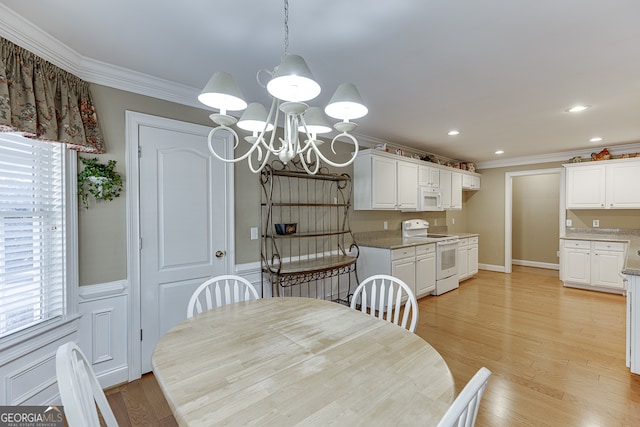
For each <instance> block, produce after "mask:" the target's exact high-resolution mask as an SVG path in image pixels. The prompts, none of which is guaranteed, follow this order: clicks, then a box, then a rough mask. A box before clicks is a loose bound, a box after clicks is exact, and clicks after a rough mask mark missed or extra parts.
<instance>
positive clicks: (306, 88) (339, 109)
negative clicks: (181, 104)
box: [198, 0, 368, 175]
mask: <svg viewBox="0 0 640 427" xmlns="http://www.w3.org/2000/svg"><path fill="white" fill-rule="evenodd" d="M284 12H285V13H284V29H285V46H284V54H283V59H282V63H281V64H280V65H278V66H277V67H276V68H275V69H273V70H260V71H258V73H257V76H256V78H257V80H258V84H260V86H262V87H266V89H267V92H268V93H269V95H270V96H271V98H272V102H271V109H270V110H269V113H268V114H267V111H266V109H265V108H264V106H263V105H262V104H259V103H256V102H254V103H251V104H249V105H248V106H247V103H246V102H245V101H244V97H243V95H242V92H241V91H240V89H239V88H238V86H237V85H236V82H235V80H234V79H233V76H231V74H229V73H225V72H216V73H215V74H214V75H213V76H212V77H211V79H210V80H209V82H208V83H207V85H206V86H205V87H204V89H203V90H202V92H201V93H200V95H198V100H199V101H200V102H202V103H203V104H205V105H207V106H209V107H212V108H216V109H218V110H220V113H218V114H211V115H210V116H209V117H210V118H211V120H212V121H213V122H214V123H215V124H216V125H217V126H216V127H214V128H213V129H212V130H211V132H209V138H208V142H209V150H210V151H211V153H212V154H213V155H214V156H215V157H216V158H218V159H220V160H222V161H224V162H239V161H242V160H244V159H247V160H248V163H249V168H250V169H251V171H252V172H254V173H258V172H260V171H261V170H262V168H264V166H265V165H266V164H267V162H268V160H269V156H270V155H271V154H273V155H275V156H277V157H278V158H279V159H280V160H281V161H282V162H283V163H285V164H286V163H287V162H289V161H291V160H293V159H294V158H295V157H296V156H297V157H298V158H299V162H300V163H301V165H302V167H303V168H304V169H305V170H306V172H307V173H309V174H312V175H313V174H315V173H316V172H318V170H319V168H320V160H322V161H323V162H325V163H326V164H328V165H331V166H334V167H344V166H347V165H349V164H351V163H353V161H354V160H355V158H356V155H357V153H358V141H357V140H356V138H355V137H354V136H353V135H352V134H351V132H353V130H354V129H355V128H356V127H357V125H356V124H355V123H353V122H352V121H351V120H353V119H358V118H360V117H363V116H365V115H366V114H367V112H368V110H367V107H366V106H365V105H364V104H363V103H362V98H361V97H360V93H359V92H358V89H357V88H356V86H355V85H354V84H353V83H343V84H341V85H340V86H338V89H337V90H336V92H335V93H334V95H333V97H332V98H331V101H329V104H328V105H327V106H326V107H325V109H324V113H326V114H327V115H328V116H330V117H332V118H334V119H338V120H342V121H341V122H338V123H336V124H335V125H334V126H333V127H334V128H335V129H336V130H337V131H338V132H339V134H338V135H336V136H335V137H334V138H333V139H332V141H331V151H332V152H333V154H336V151H335V148H334V144H335V142H336V141H337V140H339V139H341V138H342V139H345V138H346V139H348V140H350V141H351V142H352V143H353V145H354V146H355V151H354V153H353V154H352V156H351V158H350V159H349V160H348V161H347V162H346V163H336V162H333V161H331V160H329V159H328V158H327V157H325V156H324V155H323V154H322V152H320V150H319V149H318V147H319V146H320V145H321V144H322V143H323V141H322V140H318V139H317V138H316V136H317V135H318V134H321V133H327V132H331V127H330V126H329V125H328V123H327V120H326V118H325V116H324V114H323V112H322V110H321V109H320V108H319V107H309V105H307V104H306V103H305V101H309V100H312V99H314V98H315V97H317V96H318V95H319V94H320V90H321V89H320V85H319V84H318V83H317V82H316V81H315V80H314V78H313V75H312V74H311V71H310V70H309V67H308V66H307V63H306V62H305V60H304V59H303V58H302V57H301V56H299V55H293V54H289V53H288V47H289V2H288V0H284ZM261 73H265V74H268V75H270V76H271V78H270V80H269V82H268V83H267V84H266V85H264V84H263V83H262V82H261V81H260V75H261ZM239 110H245V111H244V112H243V113H242V116H241V117H240V120H236V118H235V117H232V116H230V115H228V114H227V111H239ZM280 112H282V113H284V114H283V115H284V126H283V129H284V138H278V142H276V129H277V127H278V120H279V116H280ZM236 122H237V126H238V127H239V128H240V129H243V130H246V131H250V132H252V135H250V136H247V137H245V138H244V139H245V141H247V142H248V143H250V144H251V148H250V149H249V151H247V152H246V153H245V154H244V155H242V156H240V157H238V158H231V159H226V158H223V157H221V156H220V155H218V153H216V151H215V150H214V149H213V146H212V138H213V135H214V134H215V133H216V132H218V131H220V130H225V131H228V132H230V133H231V134H232V135H233V137H234V146H233V148H234V150H235V148H237V147H238V143H239V138H238V134H237V133H236V132H235V131H234V130H233V129H232V128H231V127H230V126H232V125H234V124H235V123H236ZM268 133H271V135H270V136H268V140H269V142H268V143H267V141H266V139H265V136H266V135H267V134H268ZM301 137H302V138H303V139H304V142H301V141H300V138H301ZM263 150H264V153H263ZM254 152H256V155H255V156H253V153H254ZM254 157H255V158H256V160H257V167H256V166H255V165H254V160H253V158H254Z"/></svg>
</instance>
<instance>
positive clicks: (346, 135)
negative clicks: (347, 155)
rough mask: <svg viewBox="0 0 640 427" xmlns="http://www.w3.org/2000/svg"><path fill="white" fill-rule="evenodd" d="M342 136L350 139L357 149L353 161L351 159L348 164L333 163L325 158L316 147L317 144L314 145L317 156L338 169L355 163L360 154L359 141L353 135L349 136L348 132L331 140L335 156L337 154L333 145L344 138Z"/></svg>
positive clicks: (352, 157)
mask: <svg viewBox="0 0 640 427" xmlns="http://www.w3.org/2000/svg"><path fill="white" fill-rule="evenodd" d="M342 136H344V137H347V138H349V139H350V140H351V141H352V142H353V145H354V147H355V151H354V153H353V155H352V156H351V159H349V160H348V161H347V162H346V163H336V162H332V161H331V160H329V159H328V158H326V157H325V156H324V155H323V154H322V153H321V152H320V150H318V148H317V147H316V146H315V144H314V151H315V154H316V155H317V156H318V157H319V158H320V159H321V160H322V161H324V162H325V163H327V164H328V165H331V166H333V167H336V168H343V167H345V166H349V165H350V164H351V163H353V162H354V161H355V159H356V155H357V154H358V140H357V139H356V138H355V137H354V136H353V135H351V134H348V133H346V132H343V133H341V134H339V135H336V136H335V137H334V138H333V139H332V140H331V147H332V148H331V149H332V151H333V153H334V154H337V153H336V152H335V150H334V149H333V144H334V143H335V141H336V140H337V139H338V138H340V137H342Z"/></svg>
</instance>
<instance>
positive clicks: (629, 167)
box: [606, 161, 640, 209]
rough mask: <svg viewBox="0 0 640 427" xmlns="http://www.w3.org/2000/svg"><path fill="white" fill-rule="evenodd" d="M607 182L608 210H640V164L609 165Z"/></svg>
mask: <svg viewBox="0 0 640 427" xmlns="http://www.w3.org/2000/svg"><path fill="white" fill-rule="evenodd" d="M606 181H607V182H606V199H607V202H606V203H607V208H614V209H615V208H618V209H638V208H640V185H638V183H640V162H635V161H634V162H623V163H618V164H608V165H607V169H606Z"/></svg>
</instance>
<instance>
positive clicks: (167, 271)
mask: <svg viewBox="0 0 640 427" xmlns="http://www.w3.org/2000/svg"><path fill="white" fill-rule="evenodd" d="M209 130H210V128H206V127H204V126H198V125H190V124H187V123H181V122H175V121H172V120H167V122H166V124H165V125H164V126H160V127H159V126H146V125H144V124H141V125H140V126H139V128H138V138H139V153H140V155H139V203H140V208H139V212H140V217H139V230H140V313H141V320H140V326H141V330H142V331H141V336H142V346H141V353H142V354H141V368H142V372H141V373H145V372H149V371H150V370H151V355H152V353H153V349H154V348H155V345H156V343H157V341H158V339H159V338H160V337H161V336H162V335H163V334H164V333H166V332H167V330H169V329H170V328H171V327H172V326H174V325H175V324H176V323H178V322H179V321H181V320H182V319H184V318H186V311H187V303H188V301H189V298H190V297H191V294H192V292H193V291H194V290H195V288H196V287H197V286H198V285H199V284H200V283H202V282H203V281H205V280H206V279H207V278H208V277H210V276H215V275H219V274H226V273H227V272H228V270H229V268H228V267H229V266H230V264H229V262H228V257H229V256H231V254H230V253H228V252H230V251H229V250H228V248H227V243H228V242H229V241H230V235H231V234H232V233H231V230H230V226H229V225H230V224H231V226H232V224H233V221H232V220H230V219H229V218H227V215H226V213H227V212H228V210H227V203H229V194H227V190H228V188H229V191H231V190H232V188H230V187H232V186H231V185H229V183H228V180H229V178H228V177H229V176H230V175H228V174H227V170H228V169H227V168H230V167H231V166H228V165H224V164H222V163H221V162H220V161H219V160H217V159H215V158H213V157H212V156H211V154H210V153H209V150H208V149H207V133H208V131H209ZM216 143H217V146H218V147H220V146H224V147H227V148H226V149H229V148H228V147H230V141H229V139H228V138H226V139H225V138H222V139H221V140H220V141H216ZM222 151H224V150H222V149H221V152H222Z"/></svg>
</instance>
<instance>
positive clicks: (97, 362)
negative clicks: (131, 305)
mask: <svg viewBox="0 0 640 427" xmlns="http://www.w3.org/2000/svg"><path fill="white" fill-rule="evenodd" d="M128 296H129V295H128V287H127V282H126V281H124V280H123V281H117V282H110V283H103V284H98V285H89V286H81V287H80V291H79V298H78V301H79V307H78V309H79V312H80V314H81V315H82V317H81V318H80V327H79V330H78V334H79V342H78V346H79V347H80V348H81V349H82V352H83V353H84V354H85V356H86V357H87V359H88V360H89V361H90V362H91V364H92V367H93V370H94V372H95V373H96V376H97V377H98V380H99V381H100V384H101V385H102V387H110V386H113V385H116V384H120V383H123V382H127V381H128V378H129V365H128V361H127V343H128V331H129V326H128V318H129V316H128V312H129V311H128Z"/></svg>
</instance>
